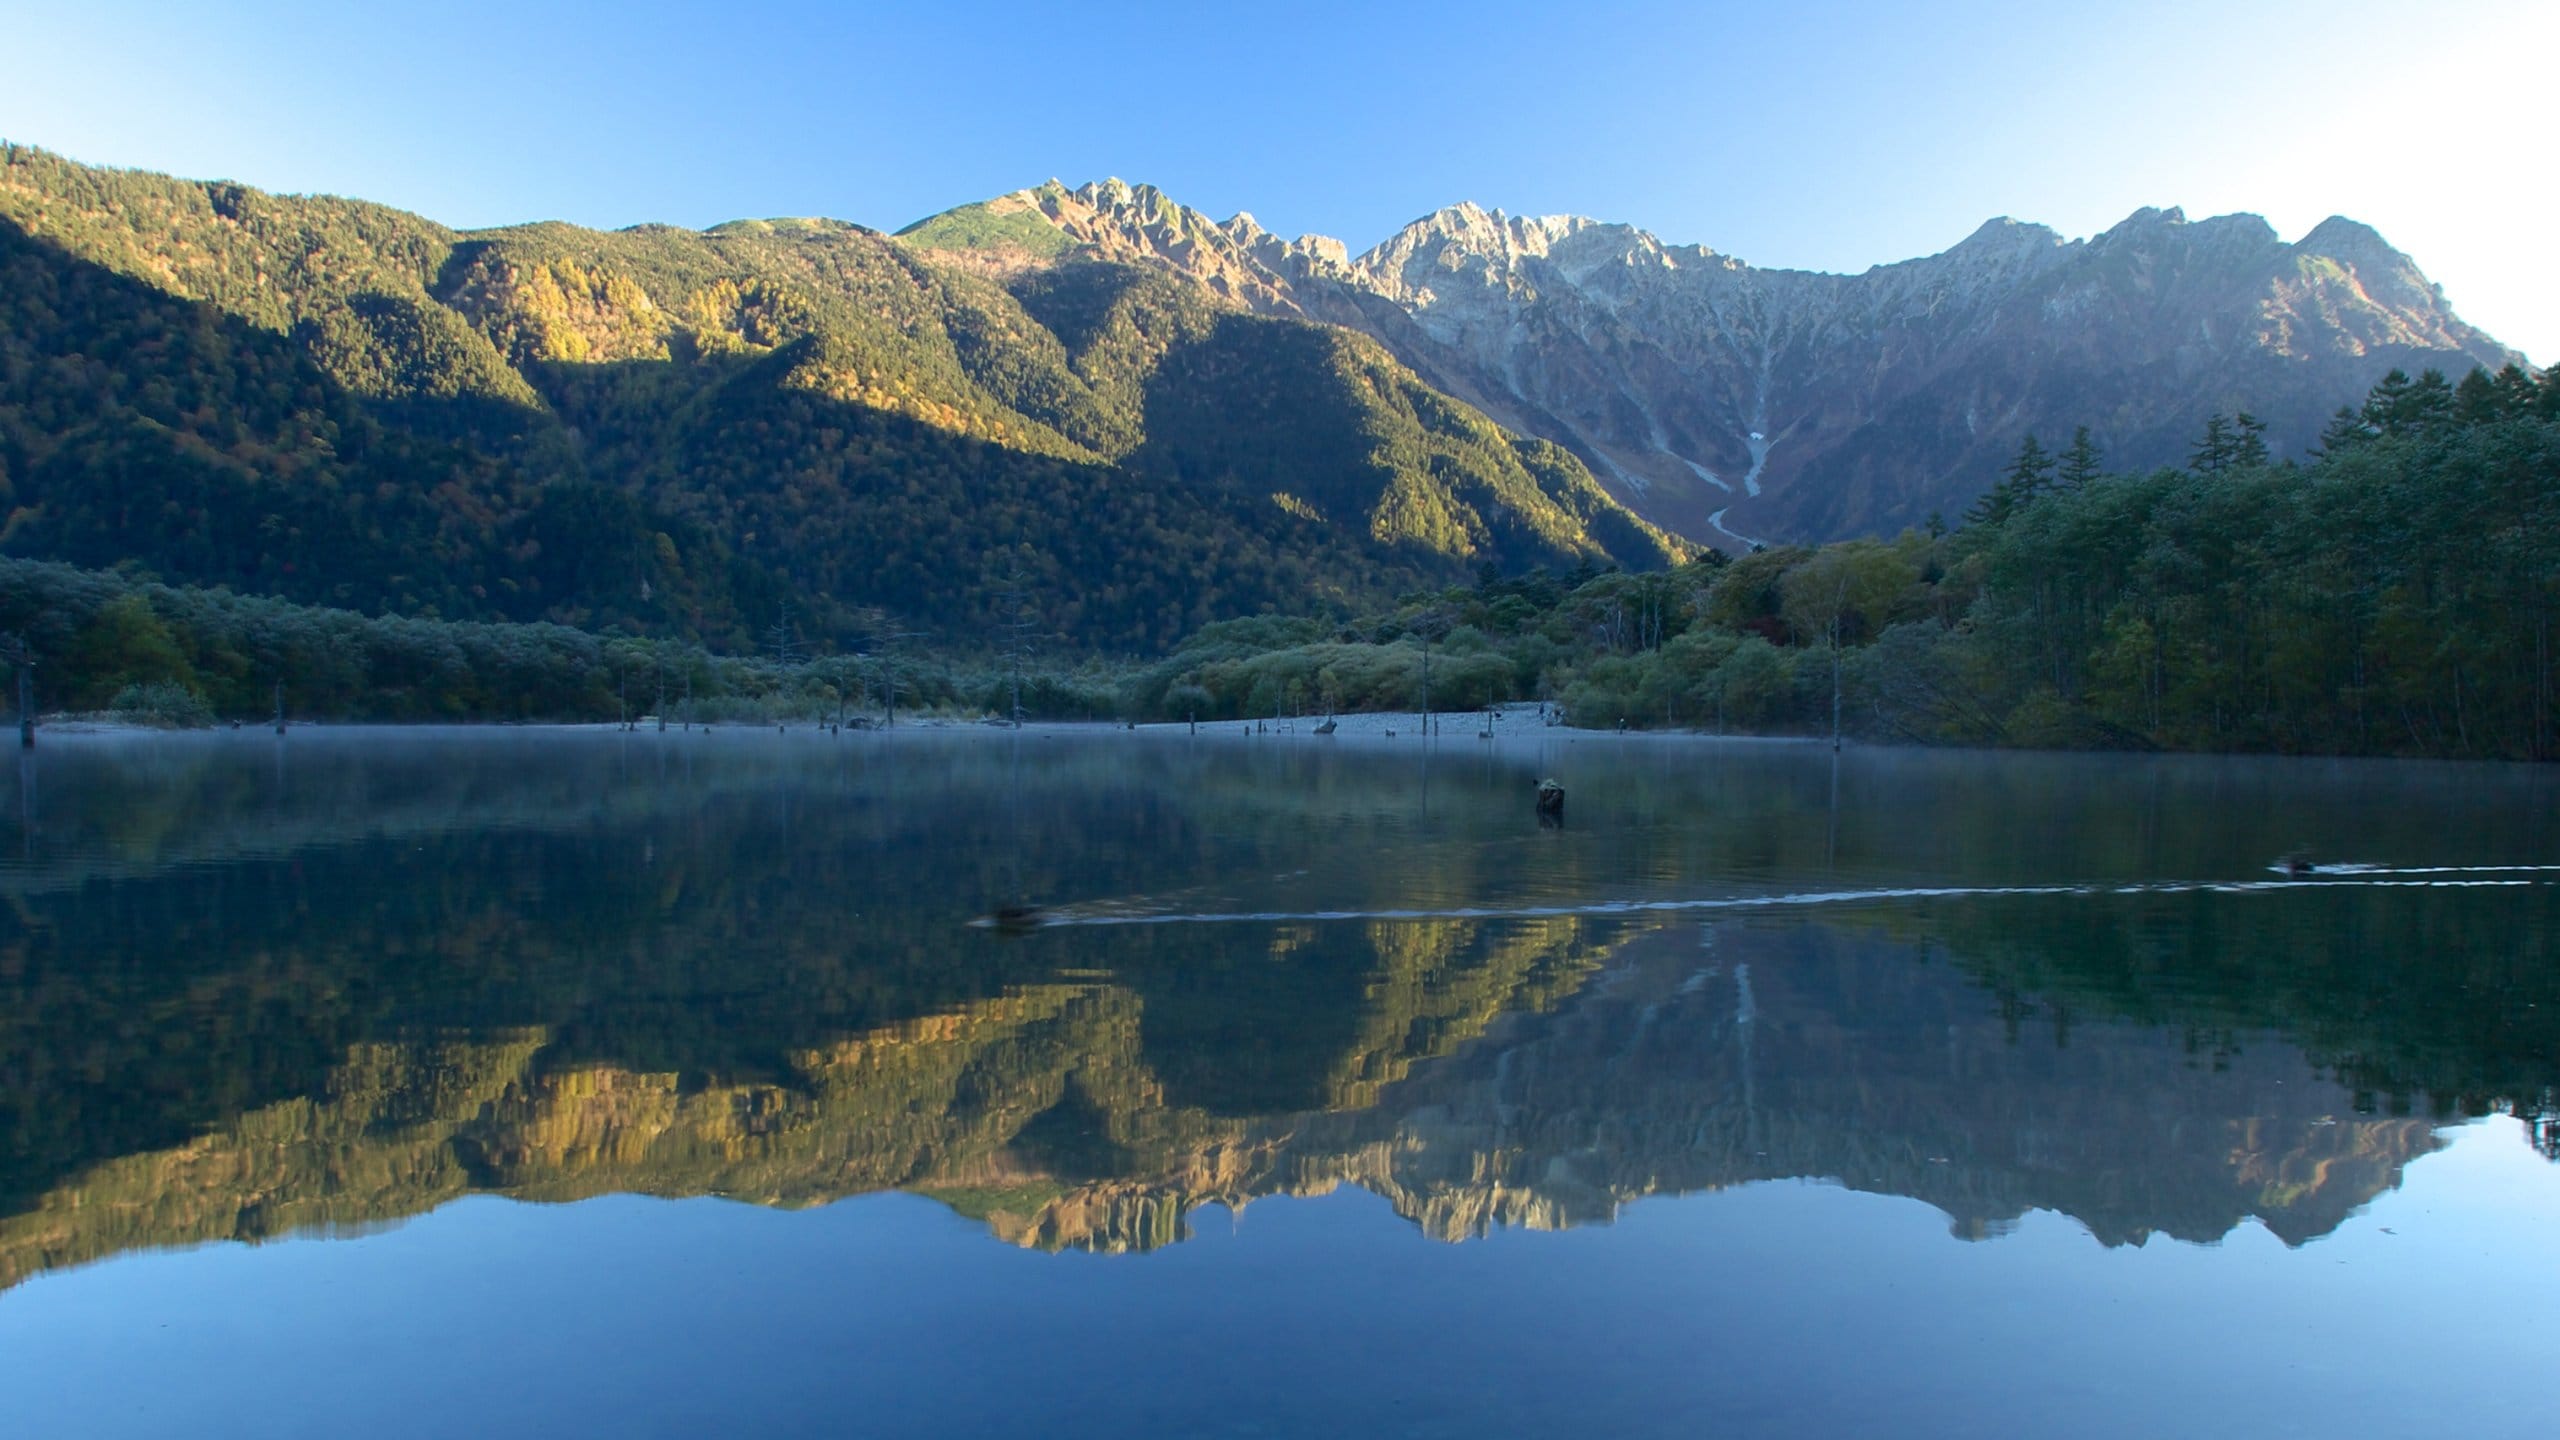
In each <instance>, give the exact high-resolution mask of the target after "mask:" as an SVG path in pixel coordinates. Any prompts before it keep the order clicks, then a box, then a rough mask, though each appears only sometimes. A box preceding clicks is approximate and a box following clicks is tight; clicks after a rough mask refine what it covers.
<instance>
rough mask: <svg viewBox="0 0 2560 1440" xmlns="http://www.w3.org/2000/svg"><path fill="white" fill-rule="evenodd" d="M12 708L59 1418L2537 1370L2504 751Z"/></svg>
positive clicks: (26, 1337)
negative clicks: (2444, 753)
mask: <svg viewBox="0 0 2560 1440" xmlns="http://www.w3.org/2000/svg"><path fill="white" fill-rule="evenodd" d="M5 773H6V779H7V788H6V789H5V790H0V1057H5V1058H0V1286H5V1287H6V1288H4V1289H0V1355H5V1356H8V1357H11V1358H10V1359H9V1360H8V1361H7V1362H6V1365H7V1366H8V1367H11V1368H20V1369H21V1373H23V1374H26V1375H30V1376H32V1375H35V1374H45V1375H49V1376H54V1377H57V1378H56V1379H55V1380H54V1381H53V1382H51V1383H48V1384H47V1385H46V1386H44V1387H43V1390H42V1394H41V1396H40V1397H39V1401H38V1411H37V1418H38V1419H39V1420H41V1421H43V1422H44V1424H43V1427H42V1428H39V1429H38V1430H36V1431H33V1432H30V1433H79V1434H118V1433H131V1434H147V1433H164V1432H165V1431H166V1430H167V1429H169V1428H186V1429H191V1430H196V1431H200V1432H202V1431H210V1432H211V1433H242V1434H251V1433H255V1434H272V1433H302V1432H306V1431H308V1432H318V1431H324V1430H329V1429H335V1428H344V1427H346V1426H347V1425H349V1424H352V1423H355V1422H354V1420H353V1418H352V1417H354V1416H355V1415H356V1414H357V1413H358V1412H359V1411H362V1412H363V1413H366V1414H378V1413H387V1414H391V1415H393V1416H394V1417H395V1418H394V1419H393V1420H392V1421H390V1422H388V1424H389V1428H388V1429H387V1430H386V1431H385V1433H421V1434H424V1433H448V1432H450V1431H451V1430H453V1429H455V1428H467V1429H470V1430H472V1431H474V1432H476V1433H525V1434H535V1433H559V1432H560V1431H562V1430H563V1429H568V1430H592V1429H610V1430H615V1431H618V1432H629V1433H689V1432H698V1431H700V1430H702V1429H717V1430H722V1431H726V1432H730V1433H780V1432H786V1431H789V1432H795V1433H797V1432H799V1431H804V1430H805V1429H807V1428H808V1427H809V1426H810V1425H811V1424H813V1423H818V1422H820V1421H821V1420H826V1421H827V1423H835V1424H842V1423H849V1422H848V1421H847V1420H846V1417H848V1416H852V1417H856V1418H859V1419H860V1420H862V1421H863V1422H864V1423H863V1424H862V1426H861V1428H864V1429H866V1430H877V1431H886V1432H889V1433H918V1434H923V1433H1023V1434H1031V1433H1095V1432H1100V1431H1106V1430H1125V1429H1129V1428H1136V1427H1140V1426H1150V1427H1155V1428H1163V1429H1170V1430H1180V1431H1185V1432H1192V1431H1210V1432H1222V1431H1229V1430H1232V1431H1235V1432H1237V1433H1302V1432H1309V1431H1315V1430H1326V1431H1327V1432H1328V1433H1338V1432H1339V1429H1340V1428H1341V1425H1342V1423H1343V1421H1342V1415H1343V1414H1344V1413H1359V1414H1363V1415H1369V1416H1372V1417H1378V1418H1376V1420H1375V1423H1374V1425H1370V1424H1367V1422H1364V1426H1365V1428H1375V1429H1379V1430H1381V1431H1382V1432H1385V1433H1439V1432H1440V1431H1442V1430H1444V1429H1456V1428H1460V1427H1465V1428H1471V1429H1475V1430H1478V1431H1485V1430H1491V1431H1494V1432H1496V1433H1566V1432H1588V1431H1590V1430H1592V1429H1594V1428H1597V1429H1599V1430H1606V1431H1609V1432H1612V1433H1669V1432H1671V1431H1673V1430H1688V1429H1694V1428H1696V1427H1697V1426H1699V1425H1702V1424H1707V1423H1709V1422H1713V1423H1714V1425H1715V1426H1716V1427H1717V1428H1721V1429H1725V1430H1733V1431H1740V1432H1742V1433H1785V1432H1788V1431H1790V1430H1795V1431H1801V1430H1803V1429H1805V1428H1807V1427H1808V1426H1810V1427H1811V1428H1815V1429H1819V1428H1822V1423H1823V1417H1825V1416H1828V1417H1830V1418H1831V1420H1832V1421H1836V1422H1838V1423H1839V1424H1854V1423H1857V1420H1856V1417H1858V1416H1860V1415H1864V1416H1866V1417H1868V1418H1869V1419H1872V1417H1873V1415H1874V1414H1876V1413H1878V1411H1877V1409H1876V1408H1875V1407H1881V1406H1886V1405H1892V1406H1894V1407H1896V1409H1895V1411H1894V1413H1896V1414H1897V1415H1899V1416H1902V1417H1903V1418H1904V1419H1905V1420H1907V1422H1908V1423H1907V1424H1903V1423H1897V1425H1896V1427H1895V1428H1896V1429H1897V1430H1906V1431H1908V1432H1910V1433H1967V1432H1970V1431H1972V1430H1975V1429H1980V1428H1989V1429H1995V1430H2007V1431H2012V1432H2014V1431H2017V1430H2020V1429H2029V1430H2034V1429H2058V1428H2070V1429H2072V1430H2074V1431H2078V1432H2083V1433H2126V1434H2137V1433H2161V1432H2162V1431H2163V1430H2164V1429H2167V1430H2177V1431H2180V1432H2182V1433H2196V1432H2197V1431H2199V1429H2201V1430H2202V1431H2207V1432H2227V1431H2237V1430H2241V1429H2249V1428H2257V1429H2264V1428H2269V1427H2272V1426H2276V1425H2283V1426H2287V1427H2291V1428H2325V1429H2351V1430H2359V1431H2362V1430H2367V1429H2369V1428H2370V1427H2372V1426H2373V1425H2375V1424H2383V1425H2384V1428H2391V1429H2411V1428H2415V1429H2430V1430H2437V1429H2440V1430H2444V1431H2447V1432H2448V1433H2450V1432H2452V1431H2464V1432H2465V1433H2476V1434H2498V1433H2517V1434H2522V1433H2530V1430H2529V1427H2528V1428H2513V1427H2519V1426H2524V1425H2525V1422H2526V1421H2527V1420H2528V1419H2529V1417H2530V1416H2531V1414H2532V1406H2533V1403H2534V1401H2535V1396H2534V1393H2533V1390H2534V1381H2533V1379H2532V1377H2533V1376H2534V1375H2535V1374H2536V1373H2537V1372H2536V1369H2535V1366H2534V1365H2533V1364H2532V1363H2531V1362H2532V1357H2531V1356H2530V1355H2529V1354H2527V1353H2526V1348H2529V1344H2530V1341H2529V1338H2528V1337H2530V1336H2532V1335H2534V1334H2535V1333H2537V1331H2536V1324H2537V1322H2536V1321H2535V1319H2534V1317H2535V1316H2537V1315H2539V1314H2541V1313H2542V1309H2543V1307H2544V1305H2545V1304H2546V1301H2545V1297H2544V1296H2543V1295H2542V1294H2541V1293H2540V1289H2541V1287H2540V1286H2539V1285H2538V1284H2536V1277H2537V1276H2540V1275H2548V1274H2550V1273H2554V1272H2553V1270H2552V1269H2551V1267H2550V1264H2549V1262H2550V1261H2552V1260H2554V1259H2560V1250H2555V1244H2556V1243H2560V1242H2555V1241H2553V1240H2552V1239H2551V1238H2550V1237H2551V1236H2552V1235H2554V1234H2560V1230H2555V1229H2554V1227H2553V1226H2552V1225H2551V1223H2550V1222H2551V1221H2552V1220H2554V1219H2560V1167H2555V1166H2554V1165H2553V1164H2552V1162H2551V1158H2550V1157H2551V1155H2552V1154H2554V1153H2556V1152H2560V1128H2555V1125H2554V1123H2553V1119H2552V1117H2553V1114H2554V1111H2555V1094H2556V1093H2560V965H2555V964H2554V959H2553V957H2554V956H2555V955H2560V946H2555V944H2554V939H2555V936H2556V935H2560V827H2555V825H2554V823H2553V822H2554V821H2555V819H2560V804H2556V803H2555V802H2560V783H2555V780H2554V777H2551V776H2549V775H2547V774H2545V773H2542V772H2539V771H2535V770H2531V769H2523V768H2509V767H2490V766H2429V765H2409V764H2381V763H2329V762H2305V761H2239V760H2198V759H2149V758H2130V757H2123V756H2087V757H2080V756H2054V755H1984V754H1964V753H1952V752H1898V751H1884V750H1863V749H1852V750H1850V751H1847V752H1845V753H1842V754H1839V755H1837V756H1835V755H1834V754H1833V753H1832V752H1831V751H1829V750H1828V749H1825V748H1820V747H1815V746H1798V745H1784V744H1774V745H1773V744H1768V743H1765V742H1730V743H1724V742H1714V741H1707V740H1698V741H1692V742H1667V741H1659V740H1644V741H1635V742H1618V741H1612V740H1608V739H1560V738H1559V739H1547V738H1543V737H1540V738H1523V739H1520V740H1516V741H1514V740H1506V741H1502V742H1497V743H1481V744H1480V743H1477V742H1474V741H1472V740H1453V741H1442V742H1439V743H1438V744H1437V745H1436V746H1435V747H1433V748H1431V749H1429V750H1428V751H1426V750H1425V749H1424V748H1422V747H1421V746H1420V745H1419V744H1418V743H1415V742H1413V741H1410V740H1407V741H1395V742H1372V743H1364V744H1345V745H1335V744H1330V743H1328V742H1327V741H1324V740H1319V739H1316V738H1314V737H1308V736H1290V737H1268V736H1266V737H1249V736H1245V735H1242V734H1233V733H1230V734H1224V735H1219V736H1214V737H1212V736H1205V735H1204V736H1201V737H1198V738H1188V737H1183V736H1179V735H1175V736H1166V735H1159V734H1151V733H1150V734H1131V733H1126V732H1114V731H1100V732H1097V731H1067V730H1039V729H1033V730H1029V731H1024V732H1019V733H1001V732H988V731H979V730H972V731H965V732H964V731H940V732H937V731H933V730H928V729H916V730H901V731H898V732H894V733H888V734H873V735H863V736H842V737H836V736H829V735H825V734H823V733H818V732H810V731H796V732H786V733H780V734H776V733H773V732H753V731H743V730H741V731H723V732H717V733H713V734H709V735H705V734H702V733H698V732H691V733H689V732H684V731H677V732H672V733H667V734H659V733H655V732H641V733H635V734H625V733H617V732H598V731H588V732H579V731H541V730H528V731H496V730H469V731H431V730H430V731H358V730H330V729H309V730H297V731H296V732H294V733H293V734H291V735H290V736H288V737H286V738H284V739H283V740H282V741H278V740H277V739H276V738H275V737H273V736H270V735H264V734H256V733H230V732H225V733H216V734H204V735H181V736H128V735H100V736H85V737H81V736H50V735H49V736H47V737H46V739H45V743H44V744H43V746H42V747H41V748H39V749H38V750H37V751H34V752H22V753H21V754H20V756H19V757H18V760H17V763H16V764H15V765H14V767H11V768H10V769H9V770H8V771H7V772H5ZM1548 776H1553V777H1556V778H1558V779H1560V780H1562V781H1563V783H1564V784H1565V785H1566V787H1567V790H1568V794H1569V800H1568V803H1567V806H1566V813H1565V816H1564V819H1563V823H1562V824H1561V825H1560V826H1549V825H1543V824H1542V823H1541V822H1540V818H1539V816H1538V815H1537V814H1536V813H1535V809H1534V806H1533V805H1532V803H1531V802H1532V796H1533V788H1534V785H1535V782H1536V781H1537V780H1539V779H1540V778H1543V777H1548ZM2297 855H2299V856H2302V857H2303V859H2304V862H2305V863H2306V864H2307V865H2308V866H2309V867H2310V868H2308V869H2307V870H2304V869H2300V868H2299V867H2297V866H2294V865H2291V864H2288V863H2286V862H2287V861H2288V860H2289V859H2290V858H2291V857H2294V856H2297ZM999 910H1018V911H1020V912H1026V913H1029V914H1031V915H1032V916H1033V917H1034V919H1035V920H1036V922H1037V923H1028V924H1020V925H1009V926H996V925H988V924H980V923H973V922H979V921H982V920H984V919H985V917H987V916H989V915H990V914H993V913H995V912H997V911H999ZM651 1197H654V1198H651ZM525 1202H548V1203H544V1204H539V1205H528V1204H527V1203H525ZM666 1202H675V1203H666ZM242 1241H249V1242H257V1243H255V1244H251V1245H243V1244H241V1243H239V1242H242ZM2488 1256H2494V1257H2499V1258H2498V1259H2497V1261H2496V1262H2495V1263H2490V1262H2488V1261H2486V1260H2484V1259H2483V1258H2482V1257H2488ZM250 1314H254V1315H255V1317H256V1323H255V1324H254V1325H253V1324H248V1323H246V1321H245V1320H244V1316H247V1315H250ZM528 1315H542V1316H546V1317H550V1318H551V1320H552V1321H556V1323H542V1324H537V1325H533V1326H530V1327H528V1325H527V1322H526V1317H527V1316H528ZM2412 1315H2421V1316H2426V1317H2429V1319H2428V1323H2427V1324H2426V1325H2425V1326H2424V1327H2422V1328H2423V1333H2412V1332H2411V1328H2410V1327H2409V1326H2407V1325H2406V1324H2405V1323H2404V1322H2405V1320H2406V1319H2407V1317H2409V1316H2412ZM2247 1316H2259V1317H2273V1318H2271V1319H2269V1320H2268V1323H2265V1324H2262V1325H2251V1324H2246V1323H2243V1320H2242V1318H2241V1317H2247ZM1062 1317H1072V1323H1061V1318H1062ZM146 1318H147V1319H149V1320H150V1321H151V1322H152V1323H149V1324H145V1323H143V1321H144V1320H145V1319H146ZM1211 1337H1215V1340H1214V1342H1213V1340H1212V1338H1211ZM1861 1347H1864V1348H1861ZM2520 1347H2524V1348H2520ZM2381 1350H2388V1351H2389V1352H2390V1353H2393V1354H2395V1355H2396V1356H2399V1357H2400V1358H2401V1360H2402V1362H2403V1363H2401V1364H2398V1365H2395V1366H2390V1367H2372V1366H2347V1365H2343V1364H2342V1362H2341V1361H2340V1358H2339V1357H2341V1356H2347V1355H2354V1354H2373V1353H2377V1351H2381ZM419 1353H433V1354H438V1355H449V1356H456V1357H463V1358H464V1359H466V1360H467V1361H468V1362H469V1363H470V1364H471V1365H473V1366H475V1367H477V1368H476V1370H475V1371H474V1373H475V1374H476V1375H477V1376H478V1377H479V1379H477V1380H476V1381H475V1384H474V1386H473V1387H472V1390H471V1392H470V1393H469V1394H467V1395H466V1394H462V1393H456V1392H454V1391H451V1390H445V1389H439V1388H437V1387H435V1386H433V1385H431V1384H427V1383H425V1382H424V1381H422V1379H421V1377H420V1375H419V1373H418V1367H417V1366H416V1364H415V1363H414V1356H415V1355H416V1354H419ZM1844 1354H1854V1355H1855V1356H1856V1361H1855V1363H1854V1364H1851V1365H1847V1366H1845V1367H1844V1366H1842V1365H1840V1364H1839V1363H1836V1362H1837V1361H1838V1360H1839V1358H1840V1357H1841V1356H1843V1355H1844ZM991 1355H994V1356H1001V1357H1003V1362H1002V1363H1003V1366H1004V1368H1005V1369H1006V1371H1007V1373H1009V1374H1010V1375H1012V1377H1013V1379H1012V1380H1011V1381H1010V1382H1009V1383H1008V1384H1007V1385H1005V1386H1002V1387H997V1388H995V1389H994V1390H992V1391H991V1390H990V1388H989V1387H988V1386H986V1384H985V1383H984V1377H985V1375H986V1373H987V1365H988V1364H989V1360H988V1357H989V1356H991ZM1702 1356H1704V1357H1708V1358H1707V1359H1704V1360H1702V1358H1701V1357H1702ZM404 1357H408V1358H404ZM1822 1357H1830V1358H1828V1359H1825V1358H1822ZM1710 1362H1712V1363H1710ZM2456 1366H2460V1367H2461V1368H2462V1370H2463V1373H2465V1374H2467V1375H2469V1376H2471V1377H2473V1378H2472V1379H2470V1380H2466V1381H2465V1383H2464V1384H2463V1385H2462V1386H2461V1387H2460V1388H2459V1390H2458V1391H2456V1390H2452V1389H2449V1388H2448V1387H2445V1386H2442V1385H2440V1384H2438V1383H2436V1382H2435V1381H2434V1380H2433V1379H2432V1378H2431V1377H2433V1376H2438V1375H2444V1374H2449V1373H2452V1369H2453V1367H2456ZM2128 1372H2139V1373H2141V1374H2142V1375H2143V1376H2144V1377H2145V1381H2146V1383H2145V1384H2144V1385H2143V1386H2141V1387H2138V1388H2128V1387H2127V1386H2125V1385H2124V1384H2123V1383H2121V1380H2120V1377H2121V1376H2122V1375H2123V1374H2125V1373H2128ZM561 1374H568V1375H571V1376H573V1377H574V1379H573V1380H572V1381H571V1382H570V1383H567V1384H560V1383H556V1377H557V1376H559V1375H561ZM679 1375H681V1376H686V1377H690V1378H689V1379H688V1380H686V1381H685V1382H683V1383H679V1382H678V1381H677V1380H676V1379H674V1378H673V1377H676V1376H679ZM2484 1375H2485V1376H2490V1377H2498V1376H2509V1377H2512V1379H2511V1380H2507V1379H2498V1378H2491V1379H2488V1380H2481V1379H2479V1378H2478V1377H2480V1376H2484ZM546 1376H549V1377H553V1379H552V1380H551V1381H546V1380H545V1377H546ZM1309 1376H1317V1377H1321V1380H1320V1383H1312V1384H1311V1382H1309V1381H1308V1380H1307V1378H1306V1377H1309ZM137 1395H144V1396H148V1397H149V1398H150V1399H151V1404H149V1405H148V1406H145V1407H142V1408H140V1409H137V1408H136V1407H135V1406H134V1404H133V1403H132V1402H133V1400H134V1397H135V1396H137ZM2199 1414H2203V1415H2208V1416H2211V1417H2213V1418H2212V1421H2211V1423H2206V1424H2203V1425H2201V1426H2200V1427H2199V1425H2198V1424H2197V1423H2195V1419H2194V1417H2195V1416H2197V1415H2199ZM172 1417H185V1418H184V1420H183V1423H179V1422H176V1421H173V1419H172ZM828 1417H832V1419H828ZM2225 1422H2228V1423H2225ZM365 1423H366V1424H367V1425H369V1426H371V1427H373V1428H382V1426H383V1424H384V1423H385V1422H380V1421H378V1420H367V1421H366V1422H365ZM404 1427H405V1428H404Z"/></svg>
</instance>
